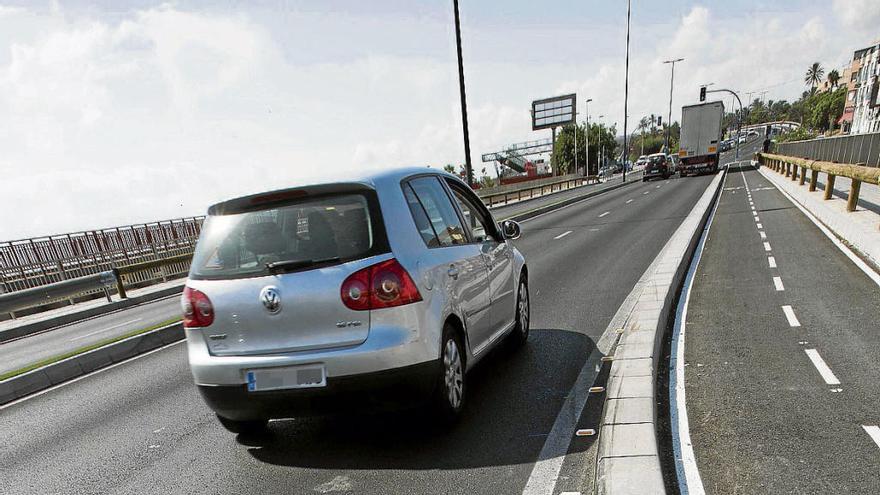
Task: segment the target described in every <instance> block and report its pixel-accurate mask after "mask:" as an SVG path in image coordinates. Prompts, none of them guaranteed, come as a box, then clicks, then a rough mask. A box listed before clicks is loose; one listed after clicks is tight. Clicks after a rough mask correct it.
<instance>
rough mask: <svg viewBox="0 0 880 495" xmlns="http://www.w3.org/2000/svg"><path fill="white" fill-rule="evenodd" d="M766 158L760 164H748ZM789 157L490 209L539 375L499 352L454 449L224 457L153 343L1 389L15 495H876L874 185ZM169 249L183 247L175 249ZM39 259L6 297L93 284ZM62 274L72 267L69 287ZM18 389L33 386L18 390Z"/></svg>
mask: <svg viewBox="0 0 880 495" xmlns="http://www.w3.org/2000/svg"><path fill="white" fill-rule="evenodd" d="M760 144H761V140H760V139H753V140H751V141H749V142H748V143H746V144H745V146H744V150H743V151H744V156H751V154H752V153H754V152H757V151H758V149H759V148H760ZM838 146H855V145H854V144H838ZM798 149H799V150H803V149H812V148H809V147H805V146H801V147H800V148H798ZM776 151H777V153H776V154H774V155H772V156H771V155H766V156H762V157H761V163H760V164H757V163H752V162H750V161H745V162H734V161H733V156H732V154H731V153H724V154H722V164H725V165H728V166H729V167H727V168H726V170H725V171H723V172H721V173H719V174H718V175H706V176H698V177H692V178H684V179H681V178H673V179H669V180H664V181H656V182H642V181H640V180H635V181H630V182H627V183H623V182H621V181H620V180H619V179H618V180H617V182H614V181H612V182H609V183H606V184H601V185H592V186H584V187H575V188H571V189H566V190H564V191H561V192H556V191H554V192H553V193H551V194H546V195H542V196H539V197H536V198H534V199H526V200H523V201H517V202H514V203H512V204H508V205H505V206H500V207H498V208H495V209H493V211H494V214H495V216H496V217H497V218H499V219H500V218H519V219H520V220H521V222H522V227H523V235H522V237H521V238H520V239H519V240H517V241H515V243H516V245H517V247H518V248H519V249H520V250H521V251H522V252H523V253H524V254H525V256H526V257H527V259H528V261H529V264H530V272H531V277H530V282H531V285H532V287H531V293H532V294H533V296H532V298H533V301H532V320H533V321H532V334H531V337H530V340H529V343H528V346H527V348H526V356H527V358H526V359H517V360H511V359H507V357H506V356H505V355H504V352H503V351H501V352H497V353H494V354H493V355H492V356H489V357H487V358H486V359H487V360H488V361H489V362H490V363H489V365H486V366H479V367H477V368H476V369H475V370H474V371H473V372H472V374H471V375H470V377H469V379H470V391H469V394H471V395H470V397H472V399H471V401H472V402H471V404H470V406H469V409H468V411H467V413H466V414H465V416H464V418H463V419H462V421H461V422H460V423H459V424H457V425H456V426H455V427H454V428H452V429H451V430H444V429H439V428H436V427H435V426H434V425H432V424H430V423H429V422H428V420H427V419H426V418H425V417H424V415H421V414H412V413H400V414H390V415H382V416H371V417H361V416H354V417H349V416H345V417H341V418H323V419H297V420H294V421H279V422H273V423H271V424H270V431H271V433H270V435H268V436H266V437H260V438H252V437H247V436H239V437H237V438H235V437H230V436H228V435H227V434H226V433H225V432H221V431H219V430H218V427H217V426H216V425H215V422H214V420H213V418H212V417H211V413H210V411H209V410H208V409H207V408H206V407H205V406H204V405H203V404H202V402H201V400H200V398H199V396H198V393H197V392H196V389H195V387H193V384H192V381H191V378H190V374H189V371H188V369H187V356H186V350H185V346H182V345H179V343H180V340H176V342H172V343H170V344H169V345H164V344H163V343H162V341H161V340H160V341H158V347H153V349H154V350H152V351H149V352H145V353H141V354H137V357H136V358H135V359H128V360H124V359H121V360H114V359H112V358H111V357H110V354H109V353H108V355H107V360H106V362H105V365H106V364H110V366H107V367H103V368H101V367H98V368H97V369H96V370H95V371H84V372H83V374H82V375H81V376H79V377H77V378H76V379H73V380H70V381H63V382H61V383H60V384H59V385H56V386H54V387H53V388H48V389H44V390H42V391H40V392H36V393H29V392H28V390H33V388H32V387H34V386H35V385H34V383H35V381H36V380H37V379H38V378H39V377H40V376H41V375H39V373H42V374H43V375H48V374H50V373H49V372H48V371H40V370H45V368H38V369H37V370H34V372H29V373H37V375H32V374H31V375H29V374H28V373H23V374H18V375H15V377H12V378H7V379H6V380H2V381H0V399H2V398H4V397H10V395H9V394H10V393H12V392H9V391H10V390H12V391H13V392H14V391H16V390H19V391H21V390H23V391H24V393H23V394H22V395H21V397H20V398H16V399H13V400H12V401H7V402H6V403H5V404H4V405H0V432H3V433H2V436H3V439H2V440H3V442H2V444H3V459H4V461H3V483H4V484H3V486H4V487H5V488H6V489H8V490H9V491H10V493H47V492H71V493H86V492H88V493H103V492H112V491H125V492H199V491H209V492H213V493H242V492H264V493H274V492H291V491H292V492H298V493H300V492H301V493H311V492H317V493H332V492H339V491H341V492H358V493H400V492H407V493H440V492H444V493H445V492H456V493H522V494H536V493H546V494H559V493H582V494H587V493H593V492H594V490H601V491H602V492H603V493H611V494H627V493H645V492H651V493H663V492H665V491H667V489H668V491H670V492H675V491H678V490H679V488H680V487H681V488H686V489H687V491H688V492H689V493H703V491H712V492H716V493H730V492H733V491H739V492H743V493H804V492H816V493H840V492H850V493H873V492H875V491H876V487H877V486H880V414H878V412H877V408H876V404H877V403H878V402H880V388H878V387H877V383H880V363H878V360H877V359H876V357H877V356H878V355H880V334H878V332H877V331H876V330H877V328H878V320H877V308H878V307H880V285H878V279H880V276H878V275H877V272H876V266H873V265H872V263H871V262H870V259H869V257H868V256H866V254H865V253H869V252H870V248H871V246H872V242H874V239H875V238H874V237H871V234H870V232H868V231H867V230H864V229H863V227H864V226H868V225H869V226H870V227H871V228H872V229H874V232H875V233H876V232H877V225H878V223H877V221H878V218H880V212H878V211H875V209H874V208H875V206H876V205H878V204H880V194H878V193H877V190H876V181H875V182H873V183H872V182H871V180H873V179H872V177H875V175H872V173H873V172H872V171H871V170H867V171H865V170H863V169H860V168H852V167H848V166H844V167H840V168H833V167H832V168H828V167H826V168H822V167H825V166H824V165H821V164H819V165H817V164H815V163H813V162H812V161H807V160H804V161H796V160H795V159H794V158H796V157H794V158H792V157H789V158H786V157H787V156H789V155H782V154H780V153H783V152H784V150H776ZM792 153H794V151H792ZM852 153H855V151H852ZM852 153H851V154H852ZM493 159H494V158H493ZM808 167H815V168H808ZM865 168H871V167H865ZM823 170H824V171H823ZM814 171H815V172H816V174H815V175H814V174H813V172H814ZM847 174H849V175H847ZM850 176H852V177H850ZM853 178H855V179H853ZM805 179H809V180H807V181H806V182H807V183H806V184H804V182H805ZM854 180H855V181H857V182H854ZM802 184H803V185H802ZM825 187H827V189H828V191H829V192H828V194H825V193H824V192H823V191H822V189H823V188H825ZM811 188H813V189H815V191H810V189H811ZM826 196H827V197H828V199H825V197H826ZM853 196H855V200H854V201H852V200H850V199H849V198H851V197H853ZM850 203H853V204H854V205H855V207H854V208H853V211H848V206H849V205H850ZM199 220H200V219H199V218H193V219H189V220H187V221H184V222H178V225H182V224H185V223H187V222H189V223H188V226H187V227H182V226H181V227H179V229H181V230H177V231H176V232H178V234H174V235H176V236H177V237H173V236H172V234H170V233H169V234H167V235H166V236H165V237H163V238H162V239H163V240H162V241H161V242H160V241H158V240H157V236H158V235H159V234H155V233H154V234H151V235H152V236H153V237H152V239H153V242H140V241H138V243H134V241H126V240H124V239H123V241H121V244H120V243H117V244H113V241H110V240H107V239H112V238H114V237H115V234H113V233H112V232H110V233H106V234H105V237H104V240H102V241H100V242H98V241H97V240H95V241H91V240H89V241H88V242H94V244H93V246H94V247H96V248H97V247H100V246H107V247H108V248H109V250H101V249H95V252H94V253H89V254H88V256H91V258H89V259H92V258H99V259H100V260H103V259H105V258H106V259H107V261H106V263H111V262H117V263H119V262H121V259H124V258H125V257H126V256H128V257H129V259H131V258H133V257H136V256H144V257H150V256H154V255H153V254H152V250H153V248H151V247H149V246H153V247H154V248H155V249H156V251H158V252H161V251H162V249H166V250H168V251H169V252H179V251H180V250H185V249H191V243H192V241H193V240H194V239H195V237H196V235H197V229H198V227H197V225H198V222H199ZM172 223H173V222H172ZM157 228H159V227H157ZM167 228H170V229H172V230H174V229H175V228H178V227H161V229H160V230H162V229H167ZM865 228H867V227H865ZM187 229H189V230H187ZM831 229H836V230H833V231H832V230H831ZM860 229H862V230H860ZM122 231H125V229H122ZM140 231H141V232H143V231H144V229H141V230H140ZM153 232H155V231H153ZM138 235H141V234H138ZM163 235H165V234H163ZM848 235H849V236H858V237H859V238H858V239H856V238H855V237H851V238H847V237H846V236H848ZM108 236H109V237H108ZM120 236H122V234H120ZM63 238H66V237H65V236H62V239H63ZM71 238H72V239H76V238H78V236H76V235H72V236H71ZM79 238H82V239H83V243H84V244H86V243H87V241H86V239H92V238H95V237H94V236H89V235H87V234H83V235H82V236H80V237H79ZM140 239H142V240H145V239H146V238H145V237H140ZM102 243H103V244H102ZM126 243H127V244H126ZM163 243H164V244H163ZM860 243H861V244H860ZM12 244H14V245H15V246H21V245H31V243H29V242H24V243H12ZM32 245H33V246H44V247H39V248H31V247H28V248H14V249H12V250H9V251H8V252H13V253H17V254H15V256H13V257H12V258H3V259H4V260H9V259H15V260H17V261H16V263H18V264H16V265H15V266H14V268H12V269H11V271H10V273H11V275H10V276H11V277H13V280H22V281H28V282H27V283H30V284H33V283H36V282H35V281H37V280H50V281H56V278H52V276H50V275H43V274H44V273H46V274H49V273H59V272H63V271H64V270H63V268H68V269H69V270H72V269H73V268H69V267H76V266H77V265H76V264H75V263H70V262H69V261H66V260H69V257H68V258H64V253H65V252H64V251H59V256H58V257H55V258H51V257H50V254H51V253H52V248H51V246H53V245H54V244H53V243H52V242H45V243H41V242H39V241H38V240H34V242H33V244H32ZM878 245H880V243H878ZM145 246H146V247H145ZM857 246H860V247H857ZM57 249H58V248H57V247H56V250H57ZM853 249H856V250H858V252H857V253H855V254H854V253H853V252H852V250H853ZM175 250H177V251H175ZM68 252H69V251H68ZM23 253H28V254H23ZM98 253H101V254H98ZM105 253H106V254H105ZM122 253H124V254H122ZM111 260H112V261H111ZM56 261H61V265H62V269H61V270H59V269H57V268H56V269H55V270H56V271H54V272H53V271H52V268H51V267H52V264H53V263H55V262H56ZM5 262H6V263H9V262H8V261H5ZM4 266H6V267H7V268H9V267H10V266H12V265H11V264H9V265H4ZM88 266H93V267H94V268H90V269H94V270H100V269H103V268H104V267H105V266H109V265H102V264H101V261H94V262H89V264H88ZM25 267H29V268H25ZM16 273H17V274H18V275H16ZM72 273H73V272H72ZM76 273H78V272H76ZM16 277H17V278H16ZM40 277H42V278H40ZM59 277H60V275H59ZM16 283H18V282H16ZM13 287H18V286H17V285H13ZM77 306H79V305H74V306H71V308H76V307H77ZM178 314H179V304H178V301H177V299H176V298H175V297H171V298H165V299H160V300H157V301H153V302H148V303H143V304H139V305H135V306H131V307H128V308H122V309H117V310H115V311H113V312H110V313H106V314H101V315H97V316H92V317H90V318H88V319H83V320H80V321H76V322H73V323H68V324H65V325H62V326H57V327H52V328H48V329H45V330H43V331H41V332H39V333H35V334H33V335H30V336H27V337H21V338H17V339H14V340H10V341H7V342H4V343H0V357H2V358H3V359H0V362H2V363H4V364H3V366H5V368H2V369H0V375H4V374H5V375H6V376H10V374H14V373H15V372H16V371H17V370H21V369H24V368H26V367H27V365H28V364H29V363H30V360H31V359H32V358H33V357H35V356H38V357H40V358H41V359H44V360H45V359H46V357H47V356H48V357H49V358H51V357H52V356H55V355H59V354H62V353H68V352H69V351H70V349H71V348H74V349H76V348H78V347H80V346H81V345H83V344H90V345H98V344H100V343H101V342H102V341H103V340H102V339H105V338H107V337H118V336H123V335H129V334H132V332H136V331H137V330H139V329H146V328H149V327H151V326H156V325H160V326H161V325H162V324H163V323H164V324H165V325H164V327H173V326H174V324H173V323H171V324H168V321H169V320H173V319H175V318H176V317H177V316H178ZM28 318H31V317H28ZM22 320H25V318H22ZM3 324H5V325H7V326H11V325H14V324H17V322H15V321H7V322H0V332H2V331H3V329H4V328H7V327H3V326H2V325H3ZM172 329H173V328H172ZM178 330H179V328H178ZM148 334H149V332H148ZM181 336H182V334H179V335H178V337H177V339H180V338H181ZM130 338H135V337H130ZM154 340H155V339H154ZM129 342H130V341H129ZM129 347H131V346H129ZM99 349H101V347H99ZM117 350H118V349H117ZM111 363H114V364H111ZM47 366H53V365H51V364H50V365H47ZM52 370H53V371H51V373H56V372H60V371H59V369H58V368H52ZM24 376H27V377H30V378H28V380H29V381H27V382H24V381H23V380H22V379H19V381H16V379H17V377H24ZM11 383H12V384H13V385H10V384H11ZM27 387H31V388H27ZM4 394H5V395H4ZM658 404H659V405H658ZM365 425H366V426H367V427H365Z"/></svg>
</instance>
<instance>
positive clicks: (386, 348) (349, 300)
mask: <svg viewBox="0 0 880 495" xmlns="http://www.w3.org/2000/svg"><path fill="white" fill-rule="evenodd" d="M519 234H520V228H519V225H518V224H517V223H516V222H513V221H505V222H502V223H501V224H498V223H496V222H495V221H494V220H493V218H492V214H491V213H490V212H489V210H487V209H486V207H485V206H484V205H483V203H482V201H480V199H479V198H478V197H477V196H476V195H475V194H474V193H473V191H471V189H470V188H469V187H468V186H467V185H466V184H465V183H464V182H462V181H461V180H459V179H458V178H457V177H455V176H453V175H449V174H446V173H443V172H437V171H435V170H432V169H428V168H419V169H406V170H395V171H389V172H382V173H379V174H375V175H370V176H367V177H363V178H360V179H357V180H352V181H348V182H334V183H322V184H314V185H310V186H305V187H295V188H291V189H284V190H279V191H272V192H267V193H263V194H256V195H252V196H246V197H242V198H238V199H233V200H230V201H226V202H223V203H219V204H216V205H213V206H211V208H210V209H209V210H208V217H207V219H206V220H205V223H204V225H203V230H202V233H201V237H200V238H199V242H198V245H197V247H196V252H195V255H194V257H193V261H192V267H191V269H190V273H189V279H188V280H187V282H186V287H185V289H184V293H183V298H182V306H183V313H184V327H185V329H186V338H187V347H188V351H189V362H190V367H191V370H192V374H193V377H194V378H195V383H196V385H197V386H198V389H199V391H200V393H201V395H202V397H203V398H204V399H205V401H206V402H207V403H208V405H209V406H210V407H211V408H212V409H213V410H214V411H215V412H216V413H217V417H218V418H219V420H220V422H221V423H222V424H223V425H224V426H225V427H226V428H227V429H229V430H230V431H233V432H244V431H249V430H250V431H253V430H258V429H260V428H263V427H264V426H265V424H266V422H267V421H268V420H269V419H273V418H288V417H295V416H303V415H313V414H323V413H329V412H334V411H340V410H351V409H352V408H358V409H360V408H363V407H366V408H367V409H374V408H385V407H387V406H392V407H399V406H408V405H410V406H411V405H423V404H425V403H427V404H429V407H430V408H431V409H432V410H434V411H436V412H437V413H439V414H440V415H441V416H442V417H444V418H446V419H454V418H455V417H456V416H457V415H458V414H459V413H460V412H461V410H462V407H463V406H464V403H465V397H466V391H467V380H466V376H467V374H466V373H467V371H468V370H470V369H471V368H472V367H473V366H474V365H475V364H476V363H477V362H478V361H479V360H480V359H481V358H482V357H483V356H485V355H486V354H487V353H488V352H489V350H490V349H492V348H493V347H495V346H496V345H498V344H499V343H500V342H502V341H505V340H506V341H509V342H511V344H512V345H514V346H516V345H522V344H524V343H525V342H526V340H527V338H528V334H529V292H528V271H527V268H526V264H525V260H524V258H523V256H522V254H520V252H519V251H518V250H517V249H516V248H515V247H514V246H513V245H512V244H511V243H510V242H509V240H510V239H515V238H517V237H518V236H519Z"/></svg>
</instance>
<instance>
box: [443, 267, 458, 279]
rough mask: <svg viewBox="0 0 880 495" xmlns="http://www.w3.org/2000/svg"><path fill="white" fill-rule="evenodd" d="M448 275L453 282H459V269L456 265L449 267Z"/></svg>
mask: <svg viewBox="0 0 880 495" xmlns="http://www.w3.org/2000/svg"><path fill="white" fill-rule="evenodd" d="M446 273H448V274H449V276H450V277H451V278H452V279H453V280H457V279H458V267H456V266H455V265H449V271H448V272H446Z"/></svg>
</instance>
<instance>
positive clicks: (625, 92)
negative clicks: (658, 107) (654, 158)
mask: <svg viewBox="0 0 880 495" xmlns="http://www.w3.org/2000/svg"><path fill="white" fill-rule="evenodd" d="M631 3H632V1H631V0H626V71H625V73H624V79H623V81H624V82H623V152H624V153H625V155H624V157H623V182H626V155H628V153H627V152H626V117H627V115H626V112H627V104H628V103H629V101H628V100H629V17H630V7H631Z"/></svg>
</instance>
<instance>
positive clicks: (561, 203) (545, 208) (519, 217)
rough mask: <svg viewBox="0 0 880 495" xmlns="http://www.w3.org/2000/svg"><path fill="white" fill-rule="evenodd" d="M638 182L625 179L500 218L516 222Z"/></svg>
mask: <svg viewBox="0 0 880 495" xmlns="http://www.w3.org/2000/svg"><path fill="white" fill-rule="evenodd" d="M640 182H641V181H640V180H639V181H636V180H632V181H627V182H621V183H620V184H615V185H613V186H609V187H606V188H603V189H599V190H595V191H590V192H588V193H586V194H583V195H580V196H575V197H573V198H568V199H564V200H562V201H557V202H556V203H550V204H549V205H544V206H539V207H537V208H535V209H532V210H528V211H524V212H522V213H517V214H515V215H511V216H508V217H502V218H501V220H502V221H503V220H513V221H516V222H521V221H523V220H528V219H530V218H532V217H536V216H538V215H541V214H544V213H547V212H548V211H552V210H556V209H559V208H562V207H565V206H568V205H571V204H574V203H577V202H578V201H583V200H585V199H588V198H592V197H594V196H598V195H600V194H602V193H606V192H609V191H613V190H615V189H619V188H621V187H624V186H627V185H630V184H638V183H640ZM581 187H588V186H581ZM565 191H570V189H565V190H562V191H556V192H554V193H551V194H546V195H544V196H539V197H538V198H535V199H539V198H546V197H547V196H551V195H553V194H559V193H561V192H565ZM493 216H494V212H493ZM499 217H500V215H499ZM496 218H497V217H496Z"/></svg>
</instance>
